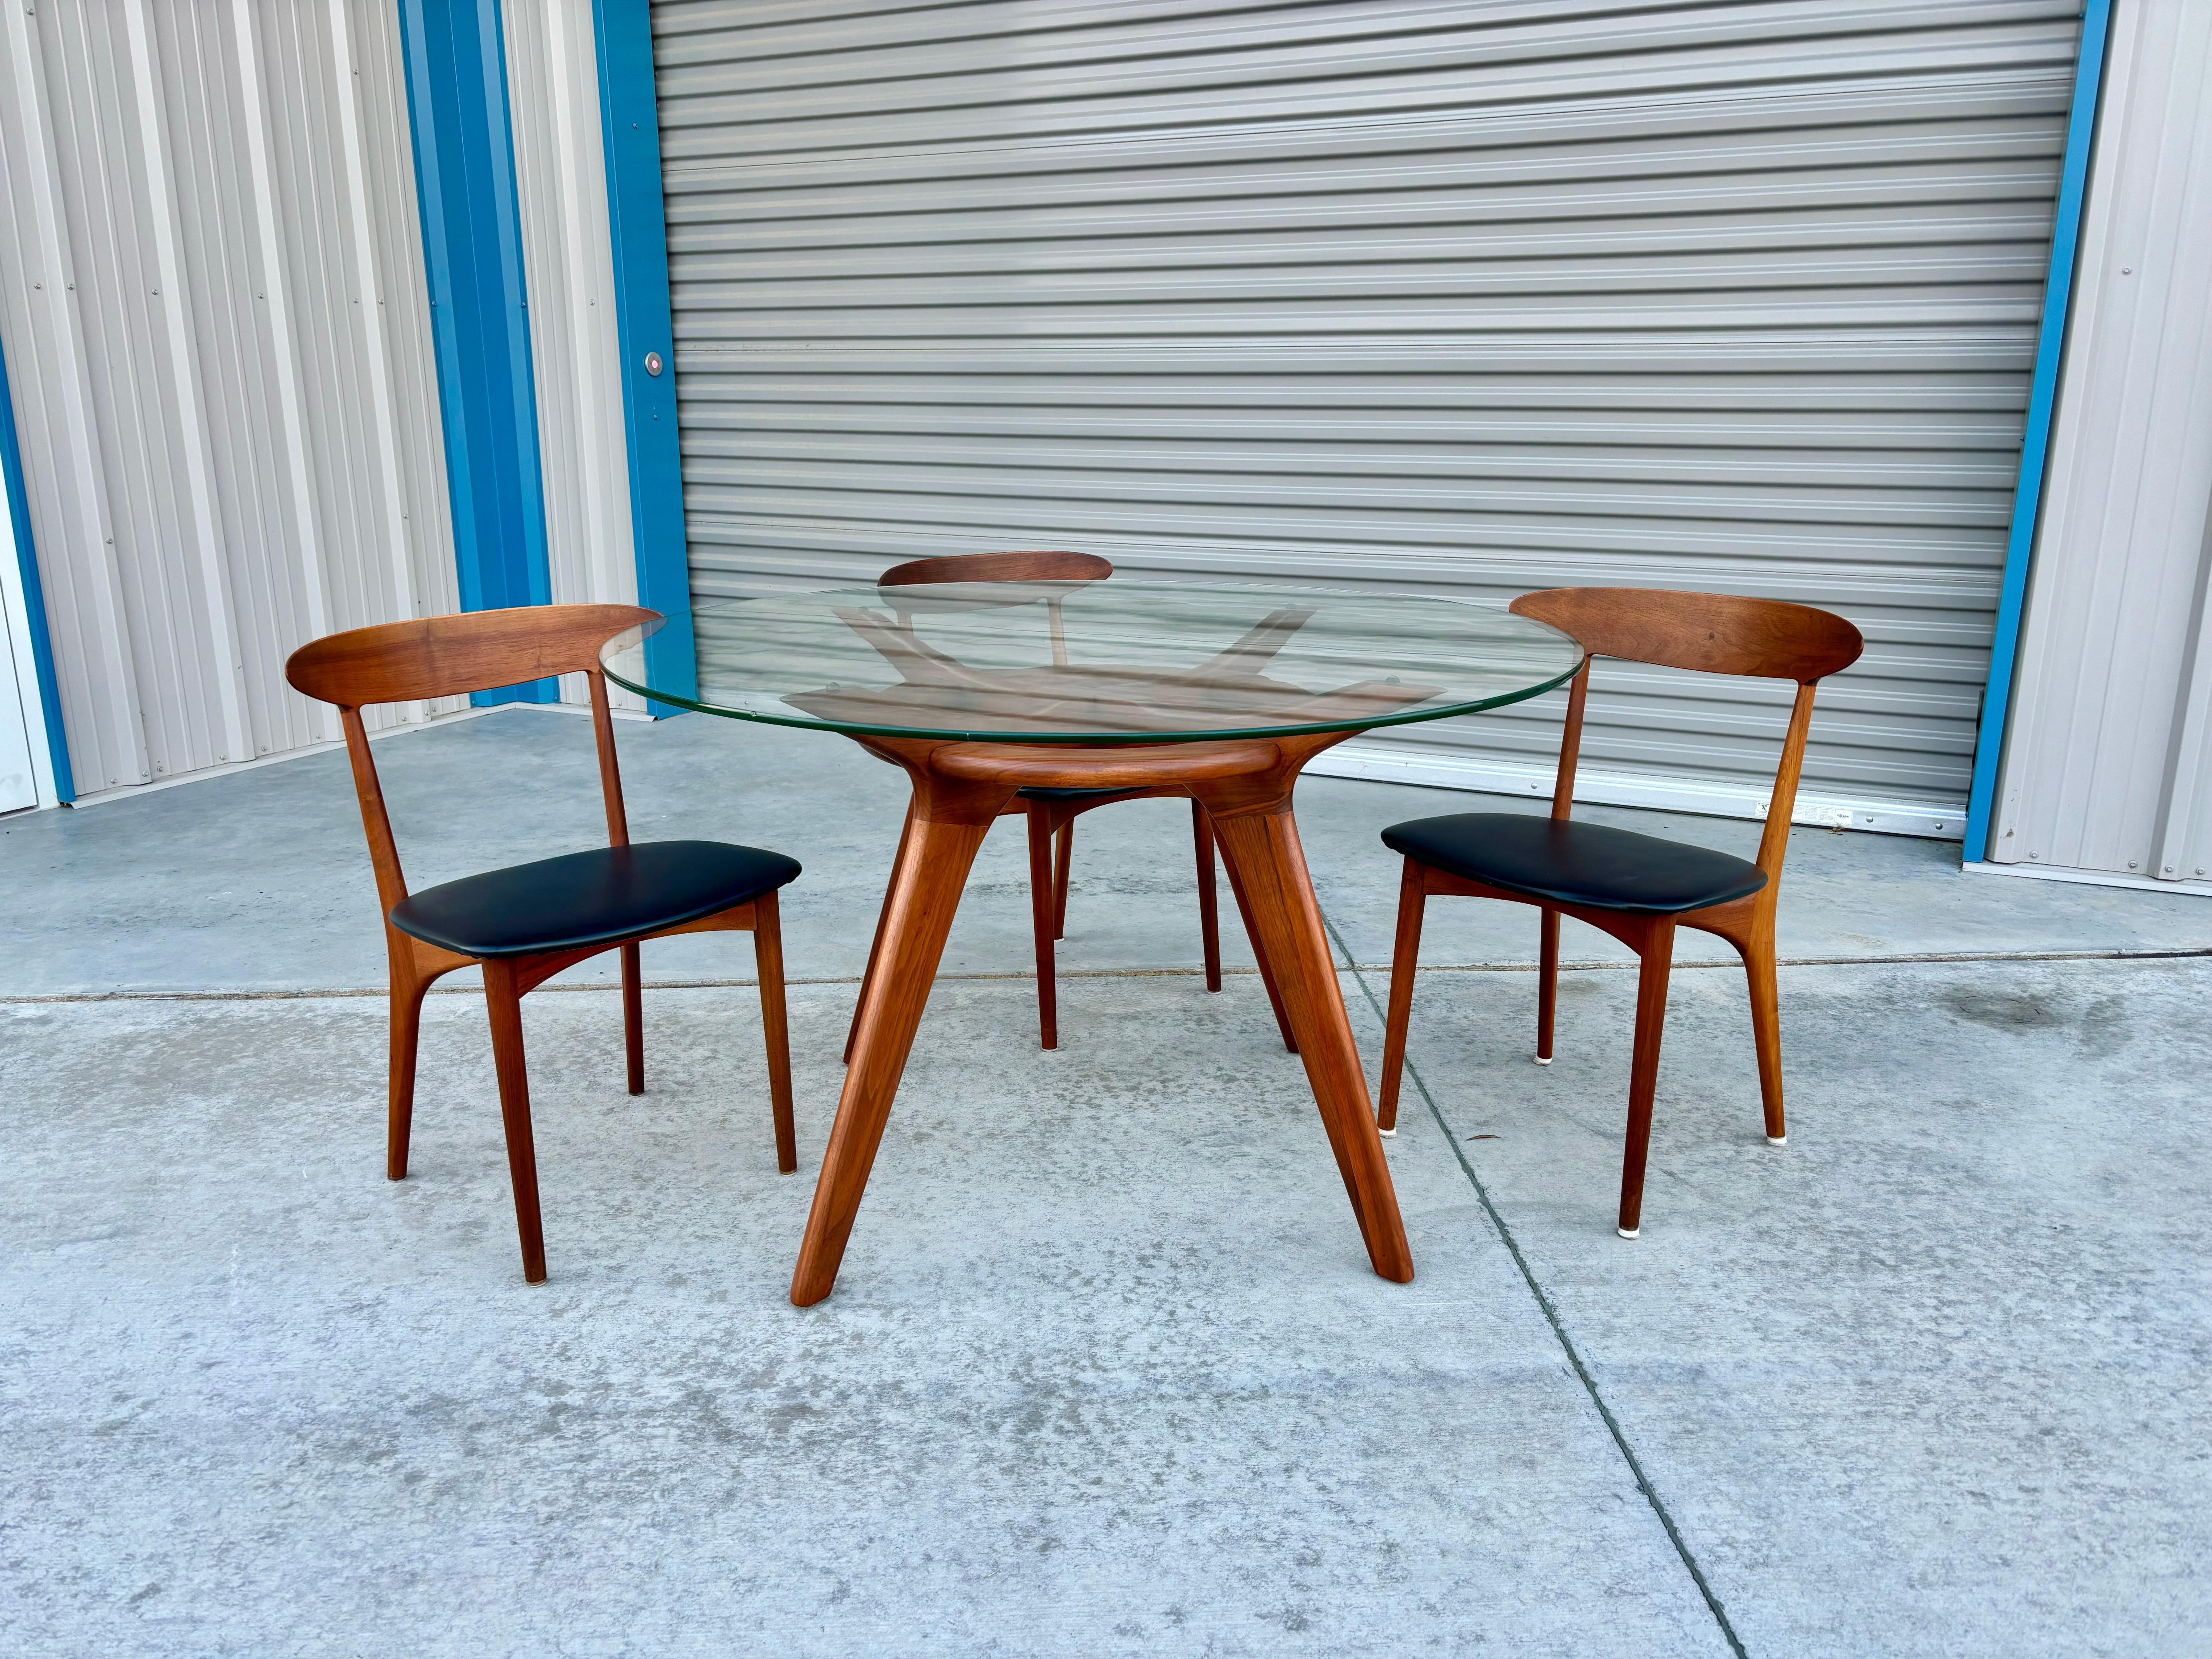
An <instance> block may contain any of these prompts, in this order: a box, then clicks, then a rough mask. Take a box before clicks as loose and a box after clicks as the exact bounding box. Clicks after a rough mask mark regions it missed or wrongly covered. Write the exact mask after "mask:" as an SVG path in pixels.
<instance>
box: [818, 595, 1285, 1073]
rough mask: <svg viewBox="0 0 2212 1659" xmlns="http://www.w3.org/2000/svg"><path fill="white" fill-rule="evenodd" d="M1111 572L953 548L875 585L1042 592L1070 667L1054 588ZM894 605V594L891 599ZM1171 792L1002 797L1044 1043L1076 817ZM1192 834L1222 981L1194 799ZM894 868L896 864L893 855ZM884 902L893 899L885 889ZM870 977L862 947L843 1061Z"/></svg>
mask: <svg viewBox="0 0 2212 1659" xmlns="http://www.w3.org/2000/svg"><path fill="white" fill-rule="evenodd" d="M1112 574H1114V567H1113V565H1112V564H1111V563H1110V562H1108V561H1107V560H1104V559H1102V558H1099V557H1098V556H1097V555H1095V554H1091V553H1057V552H1024V553H958V554H952V555H949V556H945V557H942V558H934V559H913V560H909V561H908V562H906V563H905V564H900V565H894V566H892V567H891V568H890V569H889V570H886V571H885V572H884V574H882V575H880V576H878V577H877V578H876V585H877V586H878V587H888V588H893V589H896V588H902V587H920V586H935V585H939V584H943V583H951V582H1000V583H1004V584H1007V585H1008V588H1007V592H1006V599H1005V603H1006V604H1009V605H1031V604H1035V603H1036V602H1037V601H1038V600H1039V599H1042V601H1043V603H1044V605H1045V610H1046V613H1047V623H1048V628H1049V629H1050V635H1051V644H1052V656H1053V661H1054V664H1055V665H1057V666H1060V667H1063V668H1064V667H1066V665H1067V640H1066V634H1065V632H1064V630H1063V629H1062V625H1061V622H1060V605H1061V595H1060V592H1058V591H1056V590H1058V589H1060V587H1061V586H1064V585H1069V586H1079V585H1081V584H1083V583H1086V582H1095V581H1103V580H1105V579H1106V578H1107V577H1109V576H1110V575H1112ZM1030 583H1036V584H1039V586H1038V587H1037V589H1036V591H1033V592H1027V591H1024V588H1025V587H1026V586H1027V585H1028V584H1030ZM893 604H894V606H895V607H896V598H894V599H893ZM900 620H901V621H902V623H904V624H906V625H908V626H911V625H912V620H911V618H910V617H906V616H904V615H902V616H901V618H900ZM1166 793H1170V792H1169V791H1166V790H1162V789H1042V788H1035V789H1024V790H1022V791H1021V792H1019V793H1018V794H1016V795H1015V797H1014V798H1013V799H1012V801H1010V802H1008V803H1007V805H1006V811H1005V812H1003V813H1001V814H1000V816H1001V817H1006V816H1009V815H1011V814H1013V813H1017V812H1018V813H1022V814H1024V816H1025V817H1027V819H1028V821H1029V851H1030V916H1031V922H1032V926H1033V927H1034V930H1035V932H1036V971H1037V1026H1038V1033H1039V1036H1040V1037H1041V1039H1042V1044H1043V1046H1044V1047H1045V1048H1058V1047H1059V1046H1060V1008H1059V994H1058V987H1057V984H1056V976H1055V974H1054V950H1053V945H1054V941H1055V940H1058V939H1063V938H1065V937H1066V933H1067V872H1068V866H1069V864H1070V862H1071V861H1072V860H1073V856H1074V852H1075V820H1076V819H1077V817H1079V816H1080V815H1082V814H1083V813H1085V812H1088V811H1091V809H1092V808H1093V807H1097V806H1103V805H1107V804H1108V803H1109V801H1121V800H1139V799H1144V798H1146V797H1147V796H1152V795H1162V794H1166ZM1190 827H1191V837H1192V840H1193V841H1194V843H1195V848H1196V854H1197V865H1198V927H1199V937H1200V946H1201V949H1202V951H1203V955H1204V960H1205V963H1206V989H1207V990H1209V991H1218V990H1219V989H1220V988H1221V933H1220V925H1219V921H1218V917H1217V915H1216V910H1215V900H1214V878H1213V825H1212V821H1211V820H1209V819H1208V818H1207V817H1206V809H1205V808H1204V807H1202V806H1200V805H1199V804H1198V803H1197V802H1196V801H1193V802H1191V804H1190ZM905 851H906V841H905V834H904V832H903V831H902V832H901V836H900V841H899V853H900V855H901V856H903V855H904V854H905ZM891 867H892V868H893V869H894V870H896V868H897V867H898V860H897V859H896V858H895V859H893V860H892V864H891ZM1229 889H1230V891H1231V893H1233V894H1234V895H1235V896H1236V899H1237V909H1238V912H1239V913H1240V914H1241V915H1243V921H1244V933H1245V936H1246V938H1248V939H1249V938H1251V937H1252V915H1251V910H1250V908H1249V905H1247V904H1246V902H1245V898H1244V889H1243V884H1242V882H1241V880H1240V878H1238V876H1237V872H1236V870H1235V869H1234V868H1233V867H1232V868H1231V869H1230V871H1229ZM884 902H885V903H887V904H888V903H889V902H890V894H889V892H888V890H887V891H886V892H885V895H884ZM883 931H884V930H883V921H882V917H881V916H880V915H878V919H877V922H876V941H877V943H878V944H881V943H882V941H883ZM1252 954H1253V957H1254V959H1255V961H1257V962H1258V963H1259V964H1260V978H1261V984H1262V985H1264V986H1265V987H1267V1001H1268V1003H1269V1005H1270V1006H1272V1007H1273V1009H1274V1012H1275V1029H1276V1030H1278V1031H1279V1032H1280V1033H1281V1034H1282V1038H1283V1046H1284V1047H1285V1048H1288V1049H1289V1050H1290V1051H1291V1053H1293V1054H1296V1053H1297V1040H1296V1039H1295V1038H1293V1037H1292V1036H1291V1024H1290V1018H1289V1016H1288V1015H1287V1014H1285V1012H1284V1011H1283V999H1282V995H1281V994H1280V993H1279V991H1277V989H1276V988H1275V977H1274V975H1273V973H1272V972H1271V971H1270V970H1269V969H1268V967H1267V959H1266V958H1265V957H1263V956H1261V953H1260V949H1259V946H1258V945H1256V944H1255V945H1254V946H1253V949H1252ZM874 976H875V951H874V950H873V948H871V949H870V951H869V953H868V971H867V977H866V978H865V979H863V980H862V981H861V985H860V1001H859V1002H858V1003H856V1004H855V1005H854V1009H853V1024H852V1027H851V1029H850V1030H848V1031H847V1033H846V1036H845V1058H846V1059H847V1060H850V1059H852V1057H853V1032H854V1031H857V1030H859V1029H860V1009H861V1008H862V1007H865V1006H866V1004H867V1000H868V986H867V981H868V980H869V979H872V978H873V977H874Z"/></svg>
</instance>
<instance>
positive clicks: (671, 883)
mask: <svg viewBox="0 0 2212 1659" xmlns="http://www.w3.org/2000/svg"><path fill="white" fill-rule="evenodd" d="M658 621H659V612H657V611H644V610H641V609H639V608H638V607H637V606H635V605H532V606H529V607H526V608H523V609H520V610H513V611H471V612H470V613H468V614H467V615H465V616H457V617H424V618H422V620H420V621H416V622H399V623H384V624H382V625H381V626H379V627H374V628H358V629H353V630H352V631H350V632H349V633H343V634H331V635H326V636H325V637H324V638H322V639H319V640H316V641H313V642H311V643H309V644H307V645H304V646H302V647H300V649H299V650H297V651H295V652H294V653H292V655H291V658H290V659H289V661H288V662H286V664H285V665H284V677H285V678H286V679H288V680H289V681H290V682H291V683H292V684H293V685H294V686H295V687H296V688H297V689H298V690H301V691H303V692H305V693H306V694H307V696H311V697H318V698H320V699H321V700H322V701H323V702H330V703H335V704H337V708H338V714H339V716H340V718H341V720H342V721H343V725H344V727H345V741H346V752H347V754H348V755H349V757H351V759H352V762H353V781H354V787H355V790H356V793H358V794H359V795H360V797H361V816H362V823H363V824H364V825H365V826H366V828H367V829H368V853H369V862H370V863H371V864H372V865H373V866H374V868H375V871H376V893H377V902H378V904H379V906H380V908H381V909H382V910H383V912H384V940H385V947H386V955H387V957H388V958H389V960H390V963H391V970H392V1069H391V1093H390V1102H389V1111H388V1118H387V1123H386V1137H387V1138H386V1164H385V1173H386V1175H387V1176H389V1177H390V1178H391V1179H392V1180H394V1181H400V1180H404V1179H405V1178H406V1175H407V1143H408V1136H409V1130H410V1126H411V1124H412V1122H413V1120H414V1104H415V1052H416V1036H417V1033H418V1031H419V1030H420V1027H421V1024H422V997H423V994H424V993H425V992H427V991H428V989H429V987H430V984H431V981H434V980H436V979H438V978H439V977H440V976H441V975H446V974H449V973H451V972H453V969H456V968H467V967H473V966H480V967H482V969H483V981H484V1000H485V1003H486V1006H487V1007H488V1008H489V1012H490V1016H491V1046H492V1057H493V1060H494V1062H495V1066H496V1069H497V1071H498V1074H499V1105H500V1115H501V1118H502V1119H503V1120H504V1121H505V1126H506V1131H507V1169H508V1172H509V1174H510V1175H511V1176H513V1182H514V1215H515V1222H516V1225H517V1226H518V1227H519V1229H520V1232H521V1236H522V1276H523V1277H524V1278H525V1279H527V1280H528V1281H529V1282H530V1283H532V1284H533V1285H535V1284H538V1283H539V1282H540V1281H542V1280H543V1279H544V1277H545V1239H544V1228H543V1226H542V1225H540V1222H539V1218H538V1161H537V1155H536V1152H535V1151H534V1149H533V1146H532V1138H531V1130H530V1085H529V1080H528V1076H527V1073H526V1070H525V1068H524V1062H523V1051H522V999H523V997H524V996H525V995H526V994H528V993H529V992H531V991H532V990H533V989H535V988H536V987H538V986H539V985H541V984H543V983H544V981H546V980H548V979H550V978H551V977H552V976H553V975H555V974H557V973H559V972H560V971H561V970H562V969H564V968H567V967H569V966H571V965H573V964H574V963H579V962H581V961H583V960H584V959H585V958H586V957H592V956H596V955H598V954H599V952H600V951H609V950H615V949H619V950H620V951H622V985H623V1035H624V1037H625V1040H626V1043H627V1047H628V1050H629V1091H630V1093H632V1094H634V1095H636V1094H642V1093H644V1092H645V1020H644V1004H643V998H642V996H641V987H640V978H639V973H640V969H639V958H638V943H639V941H640V940H642V939H659V938H663V937H665V936H666V935H668V934H671V933H708V932H713V931H715V930H718V929H725V928H730V929H738V930H742V931H750V933H752V935H753V951H754V956H755V960H756V962H757V964H758V967H759V971H760V989H761V1024H762V1026H763V1030H764V1031H765V1033H766V1036H767V1038H768V1074H769V1099H770V1102H771V1104H772V1107H773V1110H774V1115H775V1152H776V1166H777V1167H778V1168H779V1169H781V1170H783V1171H784V1173H786V1174H789V1173H790V1172H791V1171H792V1170H796V1169H797V1168H798V1167H799V1147H798V1141H797V1139H796V1137H795V1135H794V1134H793V1127H792V1117H791V1055H790V1047H789V1040H788V1037H787V1032H786V1027H785V1020H784V1001H783V945H782V935H781V932H780V931H779V927H778V919H777V914H776V898H775V895H776V890H777V889H778V888H781V887H782V886H783V885H785V884H787V883H788V882H789V881H791V880H792V879H793V878H794V877H796V876H797V875H798V874H799V866H798V865H797V863H795V862H794V861H793V860H790V859H787V858H786V857H784V856H783V854H781V853H769V852H763V851H762V850H761V849H760V848H756V847H734V846H731V845H729V844H727V843H726V842H709V841H664V842H639V843H633V842H631V841H630V838H629V820H628V817H627V816H626V815H625V813H624V811H623V795H622V779H621V776H620V774H619V773H618V772H617V768H616V763H615V733H614V720H613V717H612V714H611V711H610V709H609V708H608V704H607V687H606V681H605V678H603V677H602V675H601V673H600V671H599V648H600V647H602V646H603V645H605V643H606V641H609V640H611V639H612V638H613V637H614V636H615V635H617V634H621V633H623V632H625V631H626V630H628V629H633V628H637V627H641V626H643V625H645V624H647V623H654V622H658ZM571 673H581V674H582V675H583V676H584V677H585V679H586V684H588V686H589V688H590V691H591V697H592V727H593V729H594V731H595V732H596V733H597V734H598V740H599V783H600V788H601V791H602V793H603V794H604V795H605V803H606V817H607V841H608V845H607V846H606V847H605V848H595V849H592V850H590V851H587V852H580V853H568V854H562V855H561V856H560V857H557V858H550V859H540V860H537V861H536V862H534V863H531V864H520V865H515V866H510V867H508V868H507V869H503V870H492V871H488V872H485V873H483V874H482V875H476V876H465V877H463V878H461V879H460V880H459V881H449V882H447V883H445V884H442V885H440V886H437V887H431V888H426V889H425V890H422V892H419V893H414V894H410V893H409V892H408V890H407V884H406V881H405V879H404V878H403V877H402V876H401V874H400V870H399V852H398V846H397V844H396V843H395V842H393V840H392V821H391V819H390V817H389V816H388V815H387V814H386V811H385V808H384V794H383V791H382V789H381V787H380V786H379V784H378V782H377V776H376V763H375V760H374V757H372V756H371V755H370V753H369V748H368V731H367V729H366V728H365V727H364V726H363V725H362V718H361V711H362V709H363V708H367V707H368V706H369V705H371V704H374V703H383V702H413V701H415V700H416V699H419V698H431V697H450V696H461V695H463V694H465V693H467V692H471V691H481V690H489V689H490V688H492V687H495V686H503V685H514V684H522V683H525V682H527V681H531V680H536V679H542V678H545V677H547V676H549V675H555V674H571Z"/></svg>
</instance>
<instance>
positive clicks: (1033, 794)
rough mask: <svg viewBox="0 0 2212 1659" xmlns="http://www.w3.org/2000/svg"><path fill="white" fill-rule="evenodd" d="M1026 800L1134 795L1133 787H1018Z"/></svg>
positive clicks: (1021, 795) (1098, 798)
mask: <svg viewBox="0 0 2212 1659" xmlns="http://www.w3.org/2000/svg"><path fill="white" fill-rule="evenodd" d="M1014 793H1016V794H1018V795H1019V796H1020V797H1021V798H1022V799H1024V800H1104V799H1106V798H1107V797H1108V796H1109V795H1132V794H1134V793H1136V791H1135V790H1133V789H1047V788H1042V787H1039V788H1036V789H1017V790H1016V791H1015V792H1014Z"/></svg>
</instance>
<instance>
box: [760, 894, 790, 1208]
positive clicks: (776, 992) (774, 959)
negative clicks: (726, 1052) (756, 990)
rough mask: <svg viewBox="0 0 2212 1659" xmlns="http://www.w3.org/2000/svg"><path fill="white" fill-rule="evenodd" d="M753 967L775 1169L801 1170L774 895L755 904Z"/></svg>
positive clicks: (780, 930)
mask: <svg viewBox="0 0 2212 1659" xmlns="http://www.w3.org/2000/svg"><path fill="white" fill-rule="evenodd" d="M753 964H754V966H755V967H756V968H757V969H758V970H759V973H760V995H761V1034H762V1036H764V1037H765V1038H766V1039H767V1041H768V1098H769V1109H771V1110H772V1111H773V1112H774V1113H775V1167H776V1168H777V1169H779V1170H781V1171H782V1172H783V1173H784V1174H786V1175H789V1174H790V1173H791V1172H792V1171H793V1170H796V1169H797V1168H798V1167H799V1132H798V1130H797V1128H796V1127H794V1126H793V1122H792V1117H791V1024H790V1021H789V1020H788V1019H787V1018H786V1017H785V1013H784V1003H783V919H782V917H781V914H780V913H779V912H778V911H777V909H776V905H775V894H774V893H773V892H768V893H763V894H762V895H761V896H759V897H758V898H757V899H755V900H754V901H753Z"/></svg>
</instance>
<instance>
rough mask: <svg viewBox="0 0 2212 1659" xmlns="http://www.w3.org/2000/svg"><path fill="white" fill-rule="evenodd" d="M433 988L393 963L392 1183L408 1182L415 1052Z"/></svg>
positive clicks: (387, 1151) (387, 1145)
mask: <svg viewBox="0 0 2212 1659" xmlns="http://www.w3.org/2000/svg"><path fill="white" fill-rule="evenodd" d="M429 989H430V981H428V980H427V979H417V978H416V977H415V976H414V975H412V974H410V975H406V976H405V977H404V978H403V977H402V976H401V975H400V973H399V971H398V964H397V963H394V964H393V972H392V1087H391V1094H390V1097H389V1100H388V1101H387V1103H386V1108H385V1127H384V1173H385V1175H386V1177H387V1178H388V1179H390V1180H392V1181H404V1180H406V1179H407V1143H408V1140H409V1138H410V1135H411V1133H412V1132H413V1130H414V1127H415V1051H416V1047H417V1045H418V1042H419V1040H420V1038H421V1036H422V998H423V997H424V995H425V994H427V993H428V991H429Z"/></svg>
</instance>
